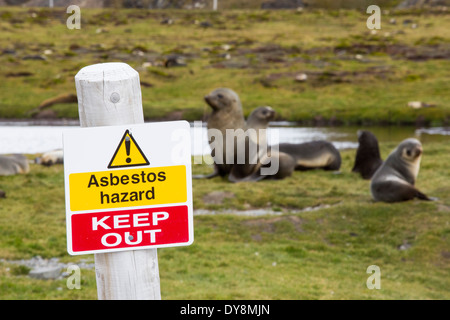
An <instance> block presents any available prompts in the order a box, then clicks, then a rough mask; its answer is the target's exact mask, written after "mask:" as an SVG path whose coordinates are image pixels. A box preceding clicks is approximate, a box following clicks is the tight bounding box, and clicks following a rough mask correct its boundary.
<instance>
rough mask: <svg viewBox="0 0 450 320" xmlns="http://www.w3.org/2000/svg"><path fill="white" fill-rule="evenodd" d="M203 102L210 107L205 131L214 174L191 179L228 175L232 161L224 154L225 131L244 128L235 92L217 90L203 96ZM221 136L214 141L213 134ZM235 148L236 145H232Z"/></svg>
mask: <svg viewBox="0 0 450 320" xmlns="http://www.w3.org/2000/svg"><path fill="white" fill-rule="evenodd" d="M204 99H205V102H206V103H207V104H208V105H209V106H210V107H211V109H212V113H211V115H210V116H209V119H208V123H207V129H208V141H209V145H210V146H211V149H212V151H211V156H212V158H213V159H214V172H213V173H212V174H209V175H206V176H199V175H196V176H193V178H196V179H199V178H213V177H216V176H218V175H220V176H222V177H223V176H225V175H227V174H228V173H230V171H231V168H232V164H233V163H236V162H235V158H236V152H235V153H234V155H235V156H234V159H233V158H231V155H228V157H227V152H226V131H227V129H232V130H237V129H242V130H243V129H244V128H245V119H244V113H243V111H242V104H241V100H240V99H239V96H238V95H237V93H236V92H234V91H233V90H231V89H228V88H218V89H215V90H213V91H212V92H210V93H209V94H208V95H206V96H205V98H204ZM216 133H217V134H221V135H222V139H216V135H215V134H216ZM234 145H235V146H236V143H235V144H234Z"/></svg>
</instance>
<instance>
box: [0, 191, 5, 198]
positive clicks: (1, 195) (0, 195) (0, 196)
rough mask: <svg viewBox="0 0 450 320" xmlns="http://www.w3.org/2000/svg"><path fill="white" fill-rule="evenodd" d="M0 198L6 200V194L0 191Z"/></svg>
mask: <svg viewBox="0 0 450 320" xmlns="http://www.w3.org/2000/svg"><path fill="white" fill-rule="evenodd" d="M0 198H6V192H5V191H3V190H0Z"/></svg>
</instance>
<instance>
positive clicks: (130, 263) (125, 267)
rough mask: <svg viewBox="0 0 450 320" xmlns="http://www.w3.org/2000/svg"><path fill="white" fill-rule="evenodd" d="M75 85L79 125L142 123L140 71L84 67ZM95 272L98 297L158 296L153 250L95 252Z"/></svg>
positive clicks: (112, 66)
mask: <svg viewBox="0 0 450 320" xmlns="http://www.w3.org/2000/svg"><path fill="white" fill-rule="evenodd" d="M75 85H76V89H77V97H78V111H79V116H80V124H81V126H82V127H98V126H112V125H123V124H136V123H144V114H143V110H142V96H141V88H140V82H139V74H138V73H137V71H136V70H134V69H133V68H131V67H130V66H129V65H127V64H125V63H117V62H115V63H101V64H95V65H90V66H87V67H84V68H83V69H81V70H80V71H79V72H78V74H77V75H76V76H75ZM149 139H150V137H149ZM95 273H96V279H97V293H98V299H100V300H159V299H161V291H160V283H159V268H158V256H157V250H156V249H147V250H134V251H122V252H114V253H101V254H100V253H97V254H95Z"/></svg>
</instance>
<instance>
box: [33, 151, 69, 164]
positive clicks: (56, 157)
mask: <svg viewBox="0 0 450 320" xmlns="http://www.w3.org/2000/svg"><path fill="white" fill-rule="evenodd" d="M34 162H35V163H37V164H42V165H43V166H47V167H50V166H52V165H54V164H62V163H64V154H63V150H62V149H57V150H53V151H49V152H45V153H44V154H42V156H40V157H38V158H36V159H34Z"/></svg>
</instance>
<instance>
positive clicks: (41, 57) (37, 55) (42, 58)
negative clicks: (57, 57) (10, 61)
mask: <svg viewBox="0 0 450 320" xmlns="http://www.w3.org/2000/svg"><path fill="white" fill-rule="evenodd" d="M22 60H41V61H45V60H47V58H46V57H45V56H41V55H39V54H36V55H27V56H24V57H23V58H22Z"/></svg>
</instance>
